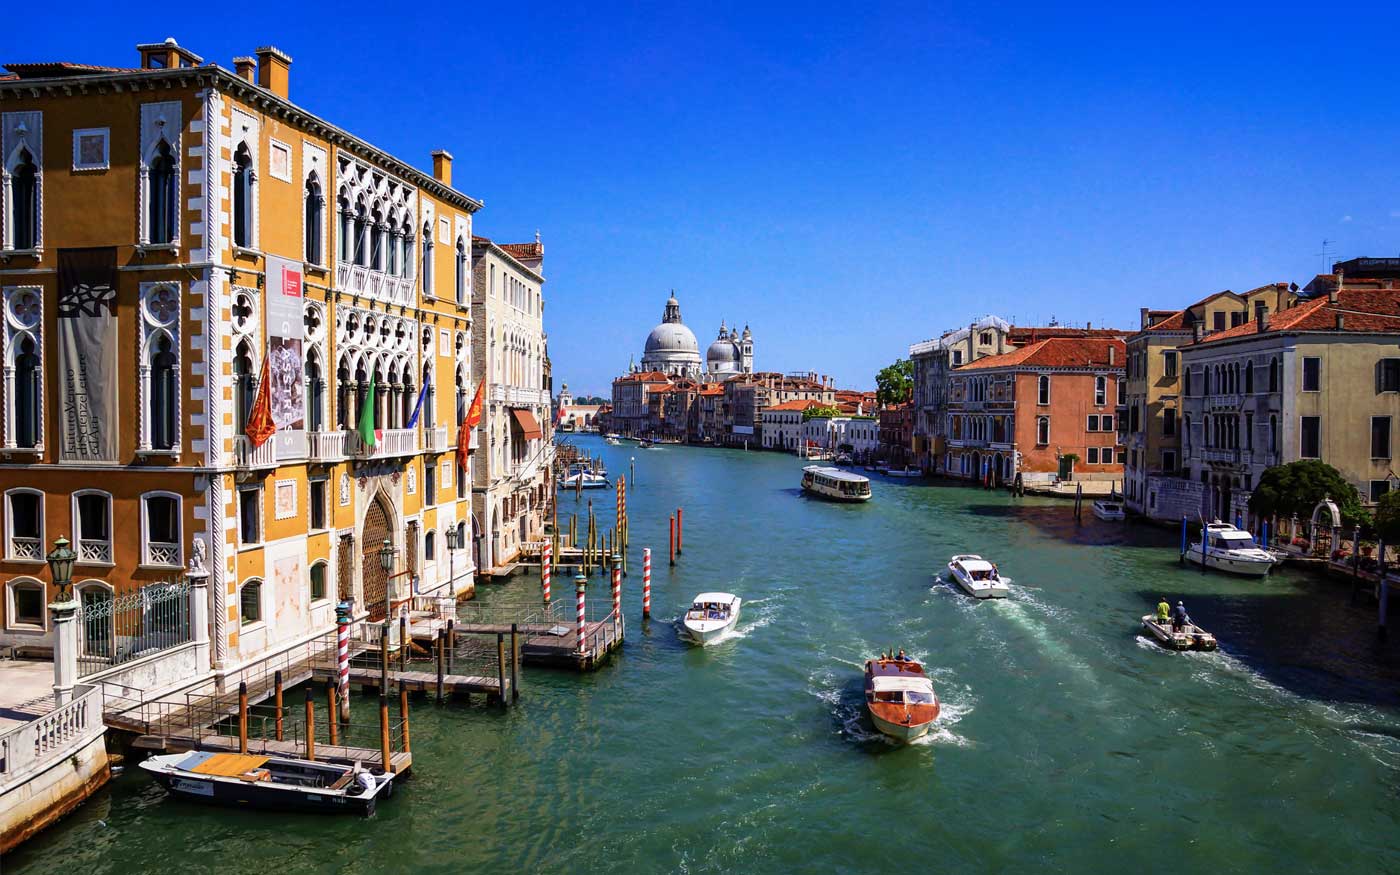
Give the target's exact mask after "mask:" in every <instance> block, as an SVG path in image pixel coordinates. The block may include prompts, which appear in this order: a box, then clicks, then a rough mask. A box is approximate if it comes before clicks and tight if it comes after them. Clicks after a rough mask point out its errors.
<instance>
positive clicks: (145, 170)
mask: <svg viewBox="0 0 1400 875" xmlns="http://www.w3.org/2000/svg"><path fill="white" fill-rule="evenodd" d="M182 112H183V108H182V106H181V104H180V101H178V100H171V101H162V102H160V103H143V104H141V148H140V152H139V153H138V154H137V165H136V168H137V180H136V227H137V229H138V230H137V242H138V243H140V244H141V245H143V246H145V245H146V244H148V243H150V242H151V228H150V224H151V214H150V209H149V207H148V204H149V203H150V197H151V187H150V171H151V156H152V155H153V154H155V149H156V147H157V146H158V145H160V142H161V140H164V141H165V142H166V144H167V145H169V146H170V154H171V157H173V158H174V159H175V185H176V186H180V189H179V190H177V191H176V193H175V204H176V206H175V209H176V215H175V216H174V222H175V226H174V233H173V234H172V236H171V239H170V243H171V245H179V243H180V230H181V225H182V224H183V222H182V221H181V219H182V218H183V215H182V214H183V212H184V210H183V208H182V207H181V204H183V203H184V202H185V198H184V189H183V182H184V180H183V178H182V177H183V176H184V167H185V164H184V155H183V153H181V151H180V133H181V130H182V128H183V125H182V124H181V122H182ZM74 148H76V146H75V147H74Z"/></svg>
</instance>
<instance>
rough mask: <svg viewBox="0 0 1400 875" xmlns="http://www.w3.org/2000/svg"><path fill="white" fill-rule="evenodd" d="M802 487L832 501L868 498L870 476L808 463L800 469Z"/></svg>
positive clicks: (867, 499) (865, 499) (863, 499)
mask: <svg viewBox="0 0 1400 875" xmlns="http://www.w3.org/2000/svg"><path fill="white" fill-rule="evenodd" d="M802 488H803V490H805V491H807V492H810V493H812V494H813V495H817V496H820V497H822V498H828V499H831V500H832V501H869V500H870V478H869V477H862V476H861V475H859V474H855V473H853V472H851V471H842V470H841V469H840V468H830V467H823V466H821V465H808V466H807V467H805V468H803V469H802Z"/></svg>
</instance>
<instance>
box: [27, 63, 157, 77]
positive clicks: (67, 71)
mask: <svg viewBox="0 0 1400 875" xmlns="http://www.w3.org/2000/svg"><path fill="white" fill-rule="evenodd" d="M5 69H6V70H9V71H10V73H11V74H13V78H16V79H43V78H49V77H53V76H82V75H86V74H89V73H139V72H141V68H140V67H102V66H98V65H96V64H74V63H72V62H70V61H36V62H33V63H28V64H6V65H5ZM5 78H11V77H8V76H7V77H5Z"/></svg>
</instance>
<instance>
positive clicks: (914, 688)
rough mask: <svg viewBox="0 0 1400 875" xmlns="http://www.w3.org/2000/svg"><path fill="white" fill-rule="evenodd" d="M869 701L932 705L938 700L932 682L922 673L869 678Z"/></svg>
mask: <svg viewBox="0 0 1400 875" xmlns="http://www.w3.org/2000/svg"><path fill="white" fill-rule="evenodd" d="M870 701H872V702H888V703H889V704H892V705H933V704H936V703H937V702H938V699H937V697H935V696H934V694H933V684H932V683H931V682H930V681H929V679H928V678H926V677H924V676H923V675H917V676H913V677H910V676H903V677H900V676H893V677H892V676H889V675H877V676H875V677H874V678H873V679H872V680H871V685H870Z"/></svg>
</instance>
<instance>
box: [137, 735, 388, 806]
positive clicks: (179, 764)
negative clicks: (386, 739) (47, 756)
mask: <svg viewBox="0 0 1400 875" xmlns="http://www.w3.org/2000/svg"><path fill="white" fill-rule="evenodd" d="M140 766H141V768H143V769H145V770H146V771H147V772H150V773H151V775H152V777H154V778H155V779H156V780H157V781H158V782H160V783H161V784H162V785H164V787H165V788H166V789H167V790H169V791H170V792H171V793H172V794H174V795H176V796H179V797H180V798H182V799H189V800H193V801H196V802H210V803H214V804H217V805H233V806H238V807H240V808H264V809H268V810H276V811H319V812H325V813H328V814H364V815H370V814H373V813H374V806H375V801H376V800H377V799H378V798H379V797H381V796H385V797H387V796H388V795H390V794H391V793H392V792H393V784H392V782H393V779H394V775H393V774H392V773H387V774H386V773H381V772H379V770H377V769H376V770H375V771H373V772H371V771H368V770H366V769H364V768H361V767H359V766H346V765H337V764H335V763H328V762H316V761H312V760H299V759H294V758H291V757H270V756H260V755H259V756H255V755H250V754H237V753H210V752H208V751H191V752H188V753H175V754H161V755H158V756H153V757H150V758H149V759H147V760H145V761H143V762H142V763H140Z"/></svg>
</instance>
